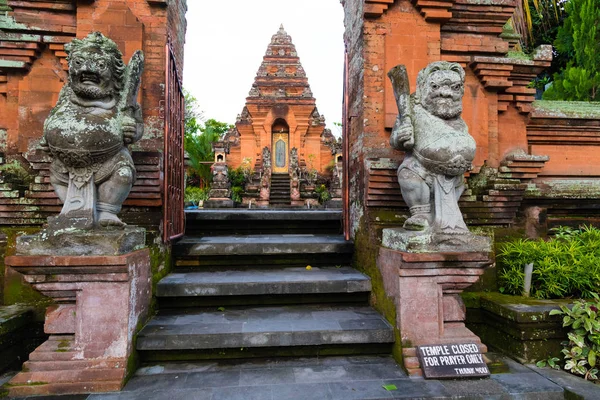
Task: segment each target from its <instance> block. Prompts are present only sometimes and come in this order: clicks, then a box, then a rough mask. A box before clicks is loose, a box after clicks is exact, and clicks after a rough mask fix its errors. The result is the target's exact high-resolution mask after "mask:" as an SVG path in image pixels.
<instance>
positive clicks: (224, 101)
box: [183, 0, 344, 131]
mask: <svg viewBox="0 0 600 400" xmlns="http://www.w3.org/2000/svg"><path fill="white" fill-rule="evenodd" d="M187 3H188V12H187V21H188V27H187V34H186V45H185V63H184V72H183V84H184V87H185V88H186V89H187V90H189V91H190V92H191V93H192V94H193V95H194V96H195V97H196V98H197V99H198V101H199V106H200V109H201V110H202V111H204V115H205V117H207V118H215V119H217V120H219V121H224V122H229V123H233V122H235V117H236V116H237V114H239V113H240V112H241V111H242V108H243V106H244V103H245V100H246V97H247V96H248V91H249V90H250V88H251V86H252V83H253V82H254V77H255V76H256V72H257V71H258V67H259V66H260V64H261V62H262V58H263V56H264V54H265V51H266V49H267V46H268V44H269V43H270V41H271V36H272V35H273V34H275V33H276V32H277V30H278V29H279V25H280V24H283V25H284V27H285V30H286V31H287V32H288V34H290V36H292V41H293V42H294V44H295V45H296V50H297V51H298V55H299V56H300V61H301V62H302V65H303V66H304V69H305V71H306V74H307V76H308V82H309V84H310V85H311V89H312V91H313V94H314V96H315V98H316V99H317V107H318V108H319V111H320V112H321V114H325V116H326V118H327V125H328V127H330V128H331V129H332V130H334V131H335V127H333V122H341V120H342V86H343V68H344V42H343V33H344V26H343V9H342V6H341V5H340V3H339V1H338V0H301V1H292V0H227V1H207V0H188V2H187Z"/></svg>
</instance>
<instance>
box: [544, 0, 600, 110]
mask: <svg viewBox="0 0 600 400" xmlns="http://www.w3.org/2000/svg"><path fill="white" fill-rule="evenodd" d="M565 12H566V14H567V17H566V18H565V20H564V24H563V26H561V27H560V28H559V30H558V34H557V37H556V40H555V41H554V46H555V47H556V50H557V51H558V52H559V53H560V54H563V55H566V56H567V57H568V58H569V62H568V63H567V65H566V67H565V68H564V69H562V70H561V71H560V72H558V73H556V74H554V83H553V84H552V86H551V87H550V88H549V90H547V91H546V92H545V93H544V99H548V100H579V101H599V100H600V93H598V92H599V89H600V2H599V1H598V0H569V1H568V2H566V3H565Z"/></svg>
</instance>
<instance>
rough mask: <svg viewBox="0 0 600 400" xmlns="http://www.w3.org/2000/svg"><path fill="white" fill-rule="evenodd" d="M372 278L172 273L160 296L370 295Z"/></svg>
mask: <svg viewBox="0 0 600 400" xmlns="http://www.w3.org/2000/svg"><path fill="white" fill-rule="evenodd" d="M370 291H371V281H370V279H369V278H368V277H367V276H365V275H363V274H361V273H360V272H358V271H356V270H355V269H353V268H350V267H341V268H317V267H315V268H312V269H310V270H307V269H306V268H283V269H276V270H272V269H247V270H225V271H200V272H180V273H172V274H169V275H168V276H166V277H165V278H163V279H162V280H161V281H160V282H159V283H158V285H157V297H208V296H254V295H284V294H323V293H360V292H370Z"/></svg>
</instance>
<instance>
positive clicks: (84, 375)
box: [6, 249, 151, 397]
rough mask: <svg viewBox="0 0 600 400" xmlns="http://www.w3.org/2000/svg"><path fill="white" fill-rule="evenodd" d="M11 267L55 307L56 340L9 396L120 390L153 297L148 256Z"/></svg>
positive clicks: (34, 261) (49, 317)
mask: <svg viewBox="0 0 600 400" xmlns="http://www.w3.org/2000/svg"><path fill="white" fill-rule="evenodd" d="M6 265H8V266H10V267H12V268H13V269H15V270H16V271H18V272H20V273H21V274H23V276H24V278H25V280H26V281H27V282H29V283H30V284H31V285H32V286H33V287H34V289H36V290H37V291H39V292H41V293H42V294H44V295H46V296H48V297H50V298H52V299H54V300H55V301H56V303H55V304H53V305H51V306H49V307H48V309H47V310H46V318H45V325H44V332H45V333H47V334H49V335H50V338H49V339H48V340H47V341H46V342H44V343H43V344H42V345H41V346H39V347H38V348H37V349H36V350H35V351H34V352H33V353H31V355H30V356H29V361H28V362H27V363H26V364H25V365H24V368H23V371H22V372H20V373H19V374H17V375H16V376H15V377H14V378H13V379H11V381H10V382H9V395H10V396H11V397H18V396H34V395H35V396H37V395H58V394H69V393H92V392H107V391H115V390H119V389H121V387H122V385H123V382H124V379H125V376H126V374H127V372H128V371H127V365H128V361H129V358H130V357H131V356H132V354H133V351H134V348H133V335H134V334H135V333H136V332H135V331H136V329H137V325H138V323H139V322H143V321H145V319H146V318H147V314H148V308H149V304H150V296H151V281H150V255H149V250H148V249H144V250H138V251H134V252H132V253H128V254H124V255H120V256H11V257H7V258H6Z"/></svg>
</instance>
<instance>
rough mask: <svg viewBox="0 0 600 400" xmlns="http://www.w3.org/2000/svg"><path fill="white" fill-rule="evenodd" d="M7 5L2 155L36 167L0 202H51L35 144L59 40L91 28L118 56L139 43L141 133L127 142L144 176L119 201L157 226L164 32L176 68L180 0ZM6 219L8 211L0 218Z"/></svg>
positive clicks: (0, 50) (54, 86)
mask: <svg viewBox="0 0 600 400" xmlns="http://www.w3.org/2000/svg"><path fill="white" fill-rule="evenodd" d="M8 5H9V6H10V7H11V8H12V11H9V13H8V17H9V18H11V19H12V20H13V25H12V27H9V28H7V29H6V30H4V31H3V32H2V33H0V34H1V35H3V36H2V39H1V40H0V146H1V148H0V151H2V152H4V153H5V154H6V155H7V159H8V160H11V159H17V160H19V161H20V162H21V163H22V164H23V167H25V168H26V169H29V170H31V171H33V172H34V173H37V174H39V175H38V178H36V183H35V184H34V185H33V186H32V187H31V188H30V189H31V190H30V191H28V192H26V193H25V194H24V197H19V196H17V197H14V192H4V193H0V203H2V204H0V207H3V211H5V212H9V211H10V207H22V205H23V204H28V205H33V206H35V205H36V204H38V203H39V204H41V203H40V202H41V201H42V200H41V199H46V200H44V201H46V202H51V203H52V204H56V197H55V195H54V193H53V192H52V190H51V188H50V186H49V185H48V182H47V177H46V174H47V159H46V158H45V156H44V155H43V154H39V153H37V152H35V151H34V150H35V148H36V146H37V143H38V141H39V139H40V138H41V136H42V127H43V122H44V120H45V118H46V117H47V115H48V114H49V112H50V110H51V109H52V108H53V107H54V105H55V103H56V100H57V97H58V93H59V91H60V89H61V87H62V86H63V84H64V82H65V79H66V68H67V65H66V53H65V52H64V43H67V42H69V41H71V40H72V39H73V38H74V37H78V38H82V37H85V36H86V35H87V34H88V33H90V32H92V31H96V30H97V31H100V32H102V33H104V34H105V35H106V36H108V37H110V38H111V39H112V40H114V41H115V42H116V43H117V45H118V46H119V48H120V50H121V51H122V52H123V55H124V59H125V62H128V61H129V58H130V57H131V55H132V54H133V53H134V52H135V51H136V50H138V49H141V50H143V51H144V56H145V68H144V74H143V76H142V83H141V89H140V95H139V100H140V103H141V105H142V111H143V115H144V136H143V138H142V140H140V141H139V142H138V143H136V144H135V145H134V146H132V150H134V153H135V152H137V153H136V154H134V158H135V159H136V160H137V161H136V164H137V165H138V166H139V168H140V174H141V176H143V177H142V178H141V179H138V183H136V185H137V189H136V188H134V191H133V192H132V194H131V196H130V198H129V199H128V200H127V202H126V205H130V206H136V207H146V208H142V209H140V210H139V211H144V212H150V214H148V215H154V216H153V217H152V218H151V219H150V220H151V221H152V222H150V225H152V224H155V225H156V227H157V226H158V224H159V221H160V218H159V216H160V208H158V210H159V211H158V212H156V211H150V210H151V209H149V208H147V207H160V206H161V204H162V200H161V196H160V191H161V182H162V180H161V178H160V177H161V172H160V170H161V169H162V156H161V155H160V152H162V151H163V146H164V145H163V135H164V123H163V117H164V115H163V114H164V85H165V46H166V43H167V37H170V38H171V43H172V48H173V50H174V53H175V55H176V59H177V66H178V70H179V72H180V75H181V73H182V71H183V43H184V40H185V27H186V21H185V11H186V9H187V6H186V1H185V0H173V1H164V0H95V1H86V2H72V1H71V0H55V1H53V2H39V1H34V0H20V1H16V0H9V1H8ZM21 155H24V156H25V158H27V159H29V162H26V161H25V160H24V159H23V158H22V157H21ZM44 171H46V172H44ZM7 193H11V194H10V196H12V197H10V199H6V197H7V196H8V194H7ZM141 193H146V194H141ZM6 207H8V208H6ZM4 208H5V209H4ZM15 210H16V209H15ZM128 210H129V208H127V207H126V211H128ZM155 210H156V209H155ZM126 213H127V212H126ZM15 215H17V214H15ZM19 216H21V217H22V218H21V219H20V220H19V221H17V220H16V219H15V220H14V221H13V222H14V223H19V224H27V223H28V222H29V223H34V224H37V223H39V222H40V221H41V220H40V219H39V218H38V216H37V214H36V215H34V214H33V213H32V214H31V216H30V218H27V215H25V214H22V215H21V214H19ZM132 218H133V219H136V218H137V217H135V216H132ZM10 222H11V220H10V218H9V219H3V220H2V221H0V223H10Z"/></svg>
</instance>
